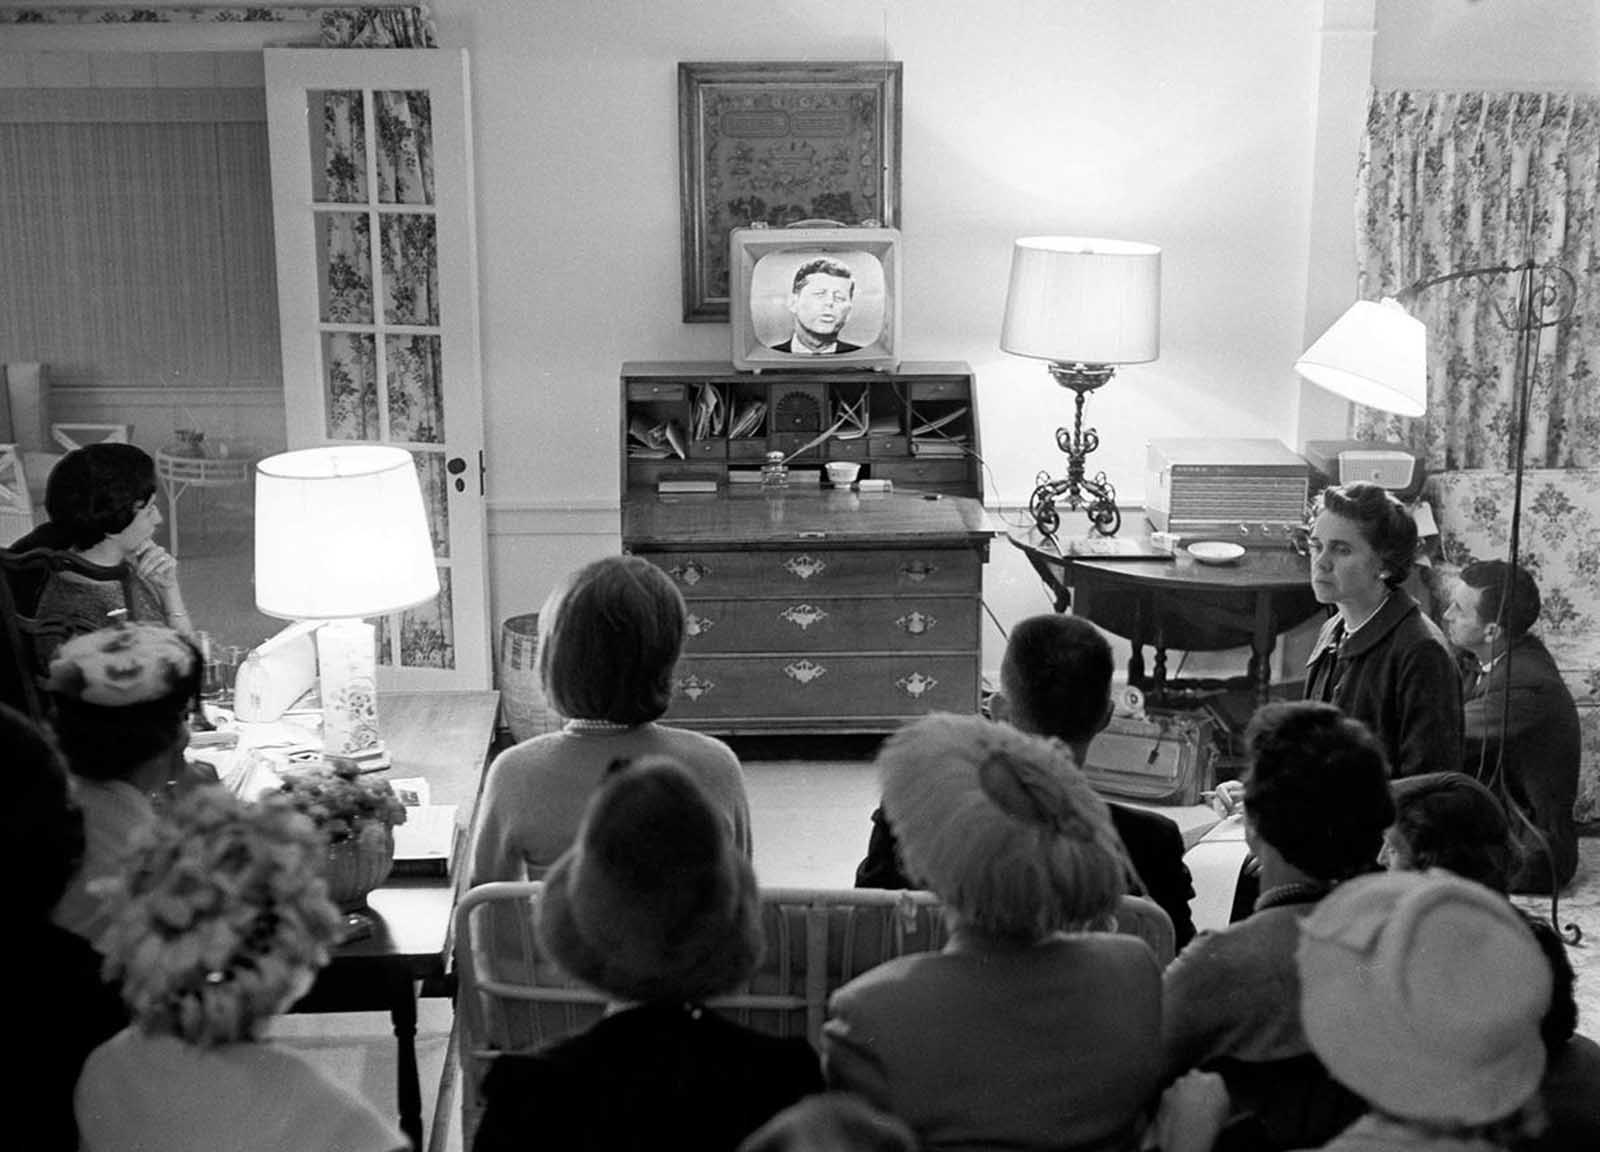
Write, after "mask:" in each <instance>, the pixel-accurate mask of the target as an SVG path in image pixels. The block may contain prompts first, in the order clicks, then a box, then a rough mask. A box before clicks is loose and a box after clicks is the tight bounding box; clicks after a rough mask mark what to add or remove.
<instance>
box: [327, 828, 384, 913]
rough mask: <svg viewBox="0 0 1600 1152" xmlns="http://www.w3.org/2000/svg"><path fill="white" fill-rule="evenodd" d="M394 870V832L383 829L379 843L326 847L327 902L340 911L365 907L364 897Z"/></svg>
mask: <svg viewBox="0 0 1600 1152" xmlns="http://www.w3.org/2000/svg"><path fill="white" fill-rule="evenodd" d="M393 867H394V832H393V830H391V829H385V830H384V833H383V841H382V843H381V844H374V843H372V842H371V841H367V840H362V839H360V838H357V839H355V840H345V841H343V842H341V843H338V844H330V845H328V870H327V873H326V879H327V882H328V899H330V900H332V901H333V902H334V904H336V905H338V908H339V911H341V912H356V911H359V910H360V909H362V908H365V907H366V906H367V895H368V893H370V892H371V891H372V890H373V889H374V888H378V887H380V886H382V884H383V882H384V881H385V880H387V879H388V878H389V870H390V869H392V868H393Z"/></svg>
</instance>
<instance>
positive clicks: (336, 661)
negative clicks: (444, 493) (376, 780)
mask: <svg viewBox="0 0 1600 1152" xmlns="http://www.w3.org/2000/svg"><path fill="white" fill-rule="evenodd" d="M255 575H256V607H257V608H258V609H260V610H261V611H262V612H264V613H266V614H267V615H268V616H277V617H280V618H282V619H287V620H320V621H325V623H323V624H322V625H321V626H320V627H319V628H318V629H317V667H318V677H319V679H320V681H321V686H322V741H323V750H324V753H325V755H327V756H328V757H329V758H330V760H334V761H340V760H343V761H348V762H354V763H355V764H357V765H360V766H365V767H384V766H386V764H387V757H386V756H385V754H384V750H383V744H382V742H381V740H380V739H379V734H378V697H377V661H376V652H375V639H376V637H375V632H374V629H373V626H372V625H371V624H369V623H367V622H366V620H364V619H362V618H363V617H368V616H381V615H384V614H385V613H389V612H398V611H400V610H402V609H405V608H410V607H412V606H413V605H416V604H421V603H423V602H425V601H428V600H431V599H433V598H434V597H435V596H436V595H438V592H439V573H438V569H437V568H436V566H435V563H434V556H433V541H432V538H431V536H430V534H429V531H428V520H427V514H426V513H425V511H424V510H423V504H422V487H421V485H420V484H419V483H418V481H417V469H416V465H415V463H414V462H413V461H412V458H411V453H409V452H407V451H405V450H404V449H402V448H391V447H386V446H381V445H374V444H341V445H330V446H328V447H324V448H307V449H304V450H302V451H297V452H285V453H282V454H280V455H277V456H269V457H267V458H266V459H265V460H262V461H261V462H260V463H258V464H257V465H256V570H255Z"/></svg>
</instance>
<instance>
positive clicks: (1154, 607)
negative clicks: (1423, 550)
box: [1009, 529, 1326, 705]
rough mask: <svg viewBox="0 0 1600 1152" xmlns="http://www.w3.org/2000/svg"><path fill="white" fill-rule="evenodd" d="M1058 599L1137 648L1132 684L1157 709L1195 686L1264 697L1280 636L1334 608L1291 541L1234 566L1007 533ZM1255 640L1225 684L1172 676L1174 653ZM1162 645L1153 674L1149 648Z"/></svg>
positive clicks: (1031, 532) (1060, 607) (1061, 606)
mask: <svg viewBox="0 0 1600 1152" xmlns="http://www.w3.org/2000/svg"><path fill="white" fill-rule="evenodd" d="M1009 539H1010V540H1011V543H1012V544H1013V545H1014V546H1016V547H1017V548H1018V549H1020V550H1021V551H1022V552H1023V553H1024V554H1025V555H1026V556H1027V557H1028V562H1029V563H1030V564H1032V565H1033V569H1034V571H1035V572H1037V573H1038V574H1039V578H1040V579H1041V580H1043V581H1044V583H1045V586H1046V587H1047V588H1049V589H1050V591H1051V592H1052V593H1053V594H1054V596H1055V605H1056V610H1057V611H1058V612H1060V611H1065V610H1066V609H1067V608H1068V607H1069V606H1071V608H1072V610H1073V611H1074V612H1075V613H1077V614H1078V615H1079V616H1083V617H1086V618H1087V619H1090V620H1093V621H1094V622H1095V623H1096V624H1098V625H1100V627H1102V628H1104V629H1105V630H1106V631H1108V632H1111V633H1114V634H1115V635H1117V636H1121V637H1122V638H1123V639H1125V640H1128V641H1129V642H1130V643H1131V644H1132V645H1133V654H1132V655H1131V656H1130V657H1129V659H1128V683H1130V684H1132V685H1134V686H1135V687H1137V688H1139V689H1140V690H1141V691H1143V692H1144V693H1145V694H1146V696H1147V697H1148V698H1149V699H1150V702H1151V703H1152V704H1155V705H1160V704H1161V703H1162V701H1163V700H1164V699H1166V698H1168V697H1169V696H1170V695H1172V694H1173V693H1175V692H1177V691H1180V690H1183V689H1188V688H1201V689H1211V688H1231V687H1242V686H1253V687H1254V688H1255V690H1256V695H1257V699H1258V701H1259V702H1261V703H1265V702H1266V701H1267V699H1268V688H1269V686H1270V685H1271V682H1272V662H1271V656H1272V650H1273V647H1274V646H1275V645H1276V643H1277V638H1278V636H1279V634H1280V633H1282V632H1286V631H1288V630H1289V629H1290V628H1293V627H1295V626H1296V625H1298V624H1301V623H1303V622H1304V621H1306V620H1309V619H1311V618H1312V617H1313V616H1315V615H1317V613H1319V612H1324V611H1326V609H1325V608H1324V606H1323V605H1321V604H1318V603H1317V600H1316V597H1315V596H1314V595H1313V594H1312V592H1311V583H1310V574H1309V570H1308V562H1307V560H1306V558H1305V557H1304V556H1301V555H1300V554H1299V553H1297V552H1295V551H1294V550H1292V549H1291V548H1288V547H1286V546H1279V547H1271V548H1252V549H1249V550H1247V551H1246V552H1245V554H1244V556H1243V558H1242V559H1240V560H1238V561H1237V562H1235V563H1232V564H1202V563H1200V562H1199V561H1197V560H1195V558H1194V557H1193V556H1190V555H1189V554H1188V553H1187V552H1184V551H1182V550H1181V549H1180V551H1179V552H1178V553H1177V554H1176V555H1175V556H1171V557H1163V558H1160V559H1125V558H1121V557H1118V558H1115V559H1108V558H1097V557H1091V556H1077V555H1072V554H1071V546H1070V544H1069V546H1068V548H1067V550H1066V553H1065V554H1064V553H1063V549H1062V547H1061V546H1060V545H1059V544H1058V543H1057V541H1056V540H1055V539H1053V538H1050V537H1045V536H1042V535H1041V534H1040V533H1039V532H1038V530H1037V529H1027V530H1017V531H1013V532H1011V533H1010V534H1009ZM1246 644H1248V645H1249V646H1250V666H1249V671H1248V672H1247V673H1246V675H1245V676H1244V677H1243V678H1235V679H1234V680H1224V681H1203V680H1177V679H1169V678H1168V676H1167V649H1169V648H1176V649H1178V650H1180V651H1184V652H1214V651H1218V650H1220V649H1225V648H1237V647H1241V646H1243V645H1246ZM1146 645H1149V646H1151V647H1153V648H1154V649H1155V662H1154V667H1153V670H1152V672H1151V673H1150V674H1146V671H1145V660H1144V649H1145V646H1146Z"/></svg>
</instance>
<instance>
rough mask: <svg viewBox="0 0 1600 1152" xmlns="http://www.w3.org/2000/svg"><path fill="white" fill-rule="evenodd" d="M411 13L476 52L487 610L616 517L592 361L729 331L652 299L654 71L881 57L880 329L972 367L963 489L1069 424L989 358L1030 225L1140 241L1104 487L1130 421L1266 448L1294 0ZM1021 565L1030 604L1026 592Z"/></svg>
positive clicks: (513, 0)
mask: <svg viewBox="0 0 1600 1152" xmlns="http://www.w3.org/2000/svg"><path fill="white" fill-rule="evenodd" d="M435 11H436V13H437V14H438V17H439V20H440V26H441V32H442V35H443V38H444V39H445V41H446V43H447V44H454V43H460V44H464V45H465V46H466V47H468V48H469V49H470V51H471V55H472V62H473V71H474V81H473V96H474V101H475V104H476V108H475V115H474V119H475V128H476V146H477V152H478V160H477V178H478V208H479V215H478V220H479V234H480V237H481V246H482V250H481V254H480V256H481V263H482V283H483V328H484V366H485V369H484V370H485V379H486V401H487V412H488V419H489V425H490V430H489V445H490V496H491V501H492V505H493V507H494V508H495V510H496V514H495V518H494V520H493V524H494V527H495V531H496V533H497V534H496V536H495V539H494V569H493V570H494V586H495V595H496V601H497V613H498V614H500V615H504V614H506V613H507V612H509V611H512V610H521V609H524V608H526V607H528V606H530V605H536V604H537V603H538V602H539V600H540V598H541V597H542V596H543V593H544V590H545V588H546V586H547V583H548V580H549V579H550V578H551V577H552V576H553V574H554V573H555V572H556V571H559V570H561V569H562V568H565V567H566V566H567V565H568V564H569V563H571V562H572V559H573V554H572V552H571V551H570V548H571V546H572V543H571V536H570V535H568V534H569V533H572V532H577V533H580V534H581V533H584V532H591V531H592V532H604V531H609V532H612V533H614V532H615V515H614V513H612V512H610V511H609V510H610V509H612V508H614V507H615V501H616V496H617V493H616V485H617V467H616V460H615V454H616V442H617V427H618V416H617V407H616V405H617V369H618V365H619V363H620V362H621V361H622V360H625V359H632V358H706V357H710V358H726V356H727V354H728V329H727V328H726V327H725V326H723V325H686V324H683V323H682V322H681V319H680V317H681V299H680V287H679V223H678V149H677V107H676V103H677V101H676V87H675V85H676V65H677V64H678V62H679V61H686V60H736V59H773V60H795V59H819V60H825V59H876V58H879V57H884V56H887V57H888V58H891V59H896V60H900V61H902V62H903V63H904V67H905V81H904V83H905V90H904V113H903V127H904V140H903V166H902V193H903V196H902V199H903V205H904V209H903V212H904V214H903V220H902V226H903V229H904V232H905V280H906V285H907V292H906V297H905V313H904V314H905V332H904V348H905V351H906V353H907V355H908V357H910V358H913V359H963V360H967V361H969V362H970V363H971V364H972V365H973V367H974V368H975V370H976V371H977V373H978V377H979V387H980V391H981V405H980V406H981V411H982V418H983V435H984V447H985V450H986V455H987V457H988V458H989V461H990V464H991V467H992V468H993V470H994V482H993V483H992V484H991V500H993V499H995V498H996V497H998V499H999V500H1001V501H1003V502H1005V503H1008V504H1016V503H1020V502H1024V501H1025V500H1026V498H1027V496H1028V493H1029V492H1030V491H1031V488H1032V486H1033V479H1034V474H1035V473H1036V472H1037V471H1038V470H1039V469H1040V468H1049V469H1050V470H1051V471H1052V472H1053V473H1056V474H1059V473H1060V472H1061V471H1062V468H1061V456H1060V454H1059V453H1058V452H1057V450H1056V449H1055V447H1054V444H1053V440H1052V437H1051V432H1052V430H1053V429H1054V427H1055V426H1056V425H1057V424H1058V423H1061V422H1064V421H1066V420H1067V419H1069V418H1070V397H1069V396H1068V395H1067V394H1065V393H1063V392H1061V391H1060V390H1059V389H1057V388H1056V387H1055V385H1053V384H1052V383H1050V382H1049V379H1048V377H1047V376H1046V373H1045V371H1044V368H1043V365H1041V364H1039V363H1037V362H1033V361H1024V360H1020V359H1017V358H1013V357H1009V356H1005V355H1003V354H1001V353H1000V352H999V350H998V335H999V326H1000V315H1001V311H1002V309H1003V304H1004V294H1005V284H1006V277H1007V270H1008V266H1009V260H1010V247H1011V242H1012V240H1013V239H1014V238H1015V237H1016V236H1019V235H1023V234H1026V233H1032V232H1052V231H1059V232H1073V233H1085V234H1090V235H1108V236H1120V237H1127V238H1133V239H1140V240H1148V241H1153V242H1155V243H1158V244H1160V245H1162V246H1163V248H1164V249H1165V258H1164V259H1165V264H1164V285H1163V334H1162V355H1161V359H1160V360H1159V361H1157V362H1156V363H1153V364H1149V365H1140V366H1132V367H1128V368H1125V369H1123V371H1122V372H1121V373H1120V375H1119V378H1118V379H1117V380H1116V381H1115V382H1114V383H1113V385H1112V386H1110V387H1109V388H1107V389H1106V390H1104V391H1103V392H1101V393H1099V394H1098V395H1096V396H1095V397H1094V398H1093V399H1092V400H1091V401H1090V411H1091V413H1092V422H1093V423H1094V424H1095V425H1096V426H1097V427H1098V429H1099V431H1100V433H1101V436H1102V447H1101V449H1100V452H1099V453H1098V454H1097V456H1096V457H1095V458H1094V459H1093V463H1094V465H1095V466H1096V467H1098V468H1104V469H1105V470H1106V471H1107V472H1108V473H1109V475H1110V477H1111V479H1112V481H1113V483H1114V484H1115V485H1116V486H1117V489H1118V491H1119V495H1120V497H1121V499H1122V501H1123V502H1125V503H1130V504H1138V503H1139V502H1140V501H1141V499H1142V496H1143V491H1142V490H1143V463H1144V443H1145V441H1146V440H1147V439H1148V438H1150V437H1152V436H1161V435H1169V436H1171V435H1216V436H1224V435H1232V436H1247V435H1254V436H1275V437H1279V438H1282V439H1285V440H1289V439H1291V438H1292V435H1293V419H1294V407H1295V403H1294V389H1293V387H1292V384H1293V376H1292V372H1291V369H1290V364H1291V363H1292V361H1293V358H1294V356H1295V354H1296V353H1298V352H1299V350H1300V348H1301V332H1302V308H1303V298H1304V279H1305V271H1304V270H1305V266H1306V237H1307V233H1308V219H1309V216H1308V213H1309V198H1310V182H1311V170H1312V148H1313V134H1314V126H1315V115H1314V113H1315V107H1314V102H1315V96H1316V84H1317V56H1318V52H1319V25H1320V20H1321V4H1320V3H1319V2H1317V0H1290V2H1285V0H1217V2H1213V3H1208V4H1204V5H1197V4H1190V3H1182V2H1180V0H1117V2H1111V0H1103V2H1097V3H1074V4H1062V3H1056V2H1053V0H998V2H993V3H989V4H985V5H973V4H971V3H969V2H966V0H961V2H957V0H890V2H888V3H882V4H876V5H872V4H862V3H860V2H859V0H809V2H807V3H791V2H781V3H766V4H763V5H759V6H756V5H750V4H747V3H738V2H736V0H694V2H692V0H657V2H655V3H651V4H640V3H624V2H620V0H598V2H595V3H590V4H586V5H576V4H548V3H546V4H537V5H534V4H528V3H524V2H522V0H481V2H476V3H470V4H468V3H462V2H459V0H458V2H455V3H451V2H449V0H445V2H441V3H439V4H437V5H436V6H435ZM552 532H553V533H556V535H555V536H551V535H548V534H547V533H552ZM588 543H589V544H592V545H593V546H594V548H595V549H597V550H603V548H602V546H601V542H600V541H599V540H596V539H591V540H590V541H588ZM584 546H586V545H580V546H579V547H584ZM607 546H614V537H613V538H612V540H611V541H608V542H607ZM1010 551H1011V550H1010V549H1009V548H1007V547H1006V546H1005V545H1004V544H1003V543H1002V544H1000V545H998V546H997V549H996V553H997V557H998V556H999V554H1001V553H1006V552H1010ZM1023 571H1024V575H1025V580H1026V581H1027V582H1028V587H1027V588H1026V591H1024V592H1019V595H1020V596H1023V597H1024V598H1025V599H1026V609H1027V610H1028V611H1037V610H1040V609H1043V608H1047V607H1048V603H1047V601H1045V599H1044V598H1043V596H1042V594H1041V593H1040V592H1039V591H1038V589H1037V582H1036V581H1034V580H1033V577H1032V576H1031V574H1027V573H1026V572H1025V570H1023ZM996 575H997V574H996V573H995V572H993V571H992V572H991V578H993V577H995V576H996ZM991 583H994V580H993V579H991Z"/></svg>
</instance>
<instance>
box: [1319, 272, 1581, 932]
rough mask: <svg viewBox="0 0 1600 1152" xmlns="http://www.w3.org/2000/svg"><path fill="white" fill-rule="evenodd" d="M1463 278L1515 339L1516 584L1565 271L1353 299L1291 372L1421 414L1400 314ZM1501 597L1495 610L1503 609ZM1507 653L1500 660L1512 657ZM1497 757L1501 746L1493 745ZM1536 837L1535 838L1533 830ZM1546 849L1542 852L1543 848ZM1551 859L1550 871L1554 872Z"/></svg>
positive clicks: (1573, 287) (1571, 296)
mask: <svg viewBox="0 0 1600 1152" xmlns="http://www.w3.org/2000/svg"><path fill="white" fill-rule="evenodd" d="M1462 280H1469V281H1473V282H1475V283H1476V284H1478V285H1479V286H1480V287H1481V288H1483V289H1484V290H1486V291H1488V292H1489V293H1490V297H1489V298H1490V301H1491V303H1492V305H1493V308H1494V312H1495V316H1496V317H1497V318H1498V319H1499V321H1500V323H1502V324H1504V325H1505V326H1506V328H1507V329H1508V330H1510V331H1511V332H1513V333H1515V335H1516V347H1515V351H1514V354H1513V360H1512V389H1511V406H1512V416H1513V420H1512V431H1511V444H1510V448H1511V461H1512V469H1513V474H1514V477H1515V479H1514V481H1513V487H1512V497H1511V533H1510V536H1511V539H1510V543H1509V546H1508V548H1507V557H1506V563H1507V565H1508V566H1509V568H1510V569H1511V574H1510V576H1511V579H1513V580H1514V579H1515V576H1516V571H1517V568H1518V567H1519V564H1520V561H1521V546H1522V482H1523V474H1524V472H1525V455H1526V450H1527V439H1528V407H1529V404H1530V402H1531V399H1532V396H1533V374H1534V370H1535V367H1536V365H1537V363H1538V358H1539V344H1540V339H1541V336H1542V333H1543V332H1544V330H1545V329H1546V328H1554V327H1556V326H1557V325H1560V324H1563V323H1565V322H1566V321H1567V320H1568V319H1570V318H1571V316H1572V313H1573V310H1574V308H1575V306H1576V304H1577V295H1578V284H1577V280H1576V278H1575V277H1574V276H1573V275H1572V273H1571V272H1569V271H1568V270H1567V269H1565V268H1563V267H1561V266H1560V265H1558V264H1538V263H1535V262H1534V261H1532V260H1529V261H1526V262H1524V263H1522V264H1502V265H1495V266H1492V267H1483V268H1469V269H1466V270H1464V271H1461V272H1448V273H1445V274H1443V275H1440V276H1433V277H1429V278H1427V279H1424V280H1419V281H1417V282H1416V283H1414V284H1411V285H1409V286H1407V287H1406V288H1404V289H1402V290H1401V291H1400V292H1398V293H1397V294H1396V295H1395V297H1394V298H1392V299H1388V298H1386V299H1385V300H1383V301H1382V302H1381V303H1373V302H1372V301H1370V300H1359V301H1357V302H1356V303H1355V304H1353V305H1351V307H1350V309H1349V311H1347V312H1346V313H1345V314H1344V315H1343V316H1341V317H1340V318H1339V319H1338V320H1336V321H1335V322H1334V324H1333V326H1332V327H1331V328H1329V329H1328V331H1327V332H1325V333H1323V335H1322V336H1321V337H1319V338H1318V339H1317V341H1316V343H1314V344H1313V345H1312V346H1311V347H1310V348H1308V349H1306V351H1305V353H1304V354H1303V355H1302V356H1301V357H1300V359H1299V360H1297V361H1296V362H1295V370H1296V371H1298V372H1299V373H1300V375H1302V376H1304V377H1305V378H1306V379H1307V380H1310V381H1311V382H1312V383H1313V384H1318V385H1320V386H1322V387H1324V388H1327V389H1328V390H1330V391H1332V392H1336V393H1338V394H1339V395H1341V396H1344V397H1345V398H1346V399H1349V400H1354V401H1356V402H1357V403H1360V404H1365V405H1367V406H1369V407H1376V408H1382V409H1384V410H1386V411H1390V412H1396V413H1399V414H1400V415H1403V416H1420V415H1422V413H1423V412H1424V410H1425V409H1426V406H1427V363H1426V346H1425V338H1426V332H1425V330H1424V328H1423V326H1422V323H1421V322H1420V321H1418V320H1415V319H1413V318H1412V317H1411V316H1410V315H1408V314H1407V313H1406V311H1405V306H1406V305H1407V304H1410V303H1413V302H1415V301H1416V300H1417V299H1418V298H1419V297H1420V296H1421V295H1422V294H1423V293H1425V292H1427V291H1429V290H1430V289H1433V288H1436V287H1438V286H1440V285H1442V284H1449V283H1453V282H1456V281H1462ZM1508 283H1509V284H1510V286H1511V287H1512V288H1513V289H1514V293H1515V295H1514V303H1513V304H1512V305H1511V306H1507V304H1506V302H1505V301H1504V300H1503V299H1502V298H1501V296H1500V295H1499V294H1498V293H1496V291H1495V290H1496V289H1497V288H1502V287H1504V286H1505V285H1506V284H1508ZM1506 599H1507V598H1502V601H1501V605H1500V608H1501V612H1502V613H1503V612H1504V611H1505V609H1506ZM1511 655H1512V654H1511V652H1510V650H1509V649H1508V650H1507V651H1506V654H1505V656H1504V659H1505V660H1506V661H1508V662H1509V661H1510V660H1511ZM1505 683H1506V690H1507V691H1506V697H1505V699H1504V700H1503V701H1502V703H1501V713H1500V715H1501V717H1502V721H1501V722H1502V724H1504V723H1505V719H1504V718H1505V717H1506V716H1507V714H1508V712H1509V709H1510V684H1511V680H1510V677H1509V676H1507V677H1506V681H1505ZM1498 747H1499V751H1500V755H1501V757H1504V755H1505V742H1504V740H1503V739H1502V740H1501V742H1500V744H1499V745H1498ZM1492 779H1493V782H1494V785H1495V790H1496V792H1497V793H1498V794H1499V795H1500V798H1501V801H1502V803H1504V804H1505V805H1506V807H1507V811H1508V814H1509V813H1511V812H1514V811H1517V809H1515V807H1514V805H1512V804H1511V802H1510V798H1509V796H1508V795H1507V794H1506V785H1505V780H1504V777H1503V774H1502V773H1501V770H1500V765H1499V764H1496V765H1495V768H1494V772H1493V776H1492ZM1534 831H1535V834H1539V833H1538V830H1537V829H1535V830H1534ZM1547 851H1548V849H1547ZM1554 866H1555V865H1554V862H1553V860H1552V864H1551V867H1552V868H1554ZM1551 890H1552V891H1551V898H1550V920H1551V924H1552V925H1554V926H1555V927H1556V928H1557V929H1558V930H1560V925H1559V924H1558V923H1557V913H1556V909H1557V905H1558V903H1559V901H1560V898H1561V894H1560V892H1559V891H1557V890H1556V885H1555V884H1554V883H1552V884H1551ZM1564 934H1565V935H1566V937H1567V939H1568V941H1569V942H1571V943H1577V941H1578V939H1579V938H1580V937H1581V935H1582V933H1581V932H1580V930H1579V929H1578V927H1577V925H1575V924H1571V925H1568V926H1567V927H1566V929H1565V933H1564Z"/></svg>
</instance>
